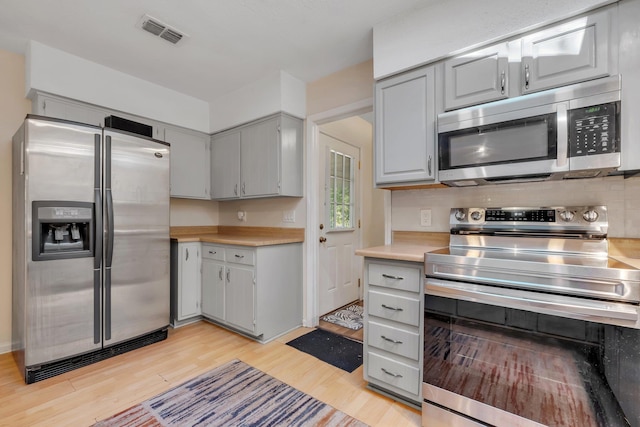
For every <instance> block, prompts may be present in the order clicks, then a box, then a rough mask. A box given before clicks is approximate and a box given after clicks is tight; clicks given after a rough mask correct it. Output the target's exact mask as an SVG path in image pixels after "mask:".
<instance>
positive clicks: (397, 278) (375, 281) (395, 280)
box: [369, 263, 422, 292]
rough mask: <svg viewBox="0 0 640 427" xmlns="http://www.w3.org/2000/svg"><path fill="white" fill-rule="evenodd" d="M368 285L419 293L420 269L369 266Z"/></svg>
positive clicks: (386, 265)
mask: <svg viewBox="0 0 640 427" xmlns="http://www.w3.org/2000/svg"><path fill="white" fill-rule="evenodd" d="M369 284H370V285H375V286H384V287H386V288H392V289H400V290H403V291H409V292H420V286H421V285H422V280H421V277H420V268H415V267H414V268H412V267H404V266H399V265H389V264H377V263H371V264H369Z"/></svg>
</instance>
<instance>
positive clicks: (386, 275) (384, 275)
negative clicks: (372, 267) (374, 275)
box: [382, 273, 404, 280]
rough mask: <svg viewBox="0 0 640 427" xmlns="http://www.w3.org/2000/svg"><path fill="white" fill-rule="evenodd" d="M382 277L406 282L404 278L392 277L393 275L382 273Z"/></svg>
mask: <svg viewBox="0 0 640 427" xmlns="http://www.w3.org/2000/svg"><path fill="white" fill-rule="evenodd" d="M382 277H384V278H385V279H393V280H404V277H400V276H392V275H391V274H385V273H382Z"/></svg>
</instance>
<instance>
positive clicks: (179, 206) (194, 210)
mask: <svg viewBox="0 0 640 427" xmlns="http://www.w3.org/2000/svg"><path fill="white" fill-rule="evenodd" d="M218 206H219V203H218V202H214V201H213V200H191V199H175V198H172V199H171V219H170V222H171V226H176V225H218V224H219V215H218Z"/></svg>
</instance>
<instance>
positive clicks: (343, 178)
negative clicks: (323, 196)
mask: <svg viewBox="0 0 640 427" xmlns="http://www.w3.org/2000/svg"><path fill="white" fill-rule="evenodd" d="M329 157H330V159H331V162H330V167H329V177H328V178H329V180H328V181H329V182H328V184H329V185H328V187H329V188H328V191H327V197H328V199H329V200H328V202H327V206H328V207H329V229H330V230H345V229H352V228H353V215H352V210H353V201H352V199H351V195H352V194H353V167H352V165H353V158H351V157H350V156H348V155H346V154H342V153H340V152H338V151H334V150H331V152H330V155H329Z"/></svg>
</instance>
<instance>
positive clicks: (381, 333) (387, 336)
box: [367, 320, 420, 361]
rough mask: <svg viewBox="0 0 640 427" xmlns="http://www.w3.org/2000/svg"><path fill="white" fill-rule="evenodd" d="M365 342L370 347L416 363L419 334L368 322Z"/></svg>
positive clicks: (418, 349) (418, 355)
mask: <svg viewBox="0 0 640 427" xmlns="http://www.w3.org/2000/svg"><path fill="white" fill-rule="evenodd" d="M367 342H368V344H369V345H370V346H373V347H376V348H379V349H382V350H386V351H388V352H391V353H395V354H398V355H400V356H404V357H407V358H409V359H413V360H415V361H418V360H419V359H420V334H418V333H417V332H410V331H406V330H404V329H400V328H395V327H393V326H387V325H383V324H381V323H377V322H373V321H371V320H370V321H369V328H368V330H367Z"/></svg>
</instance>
